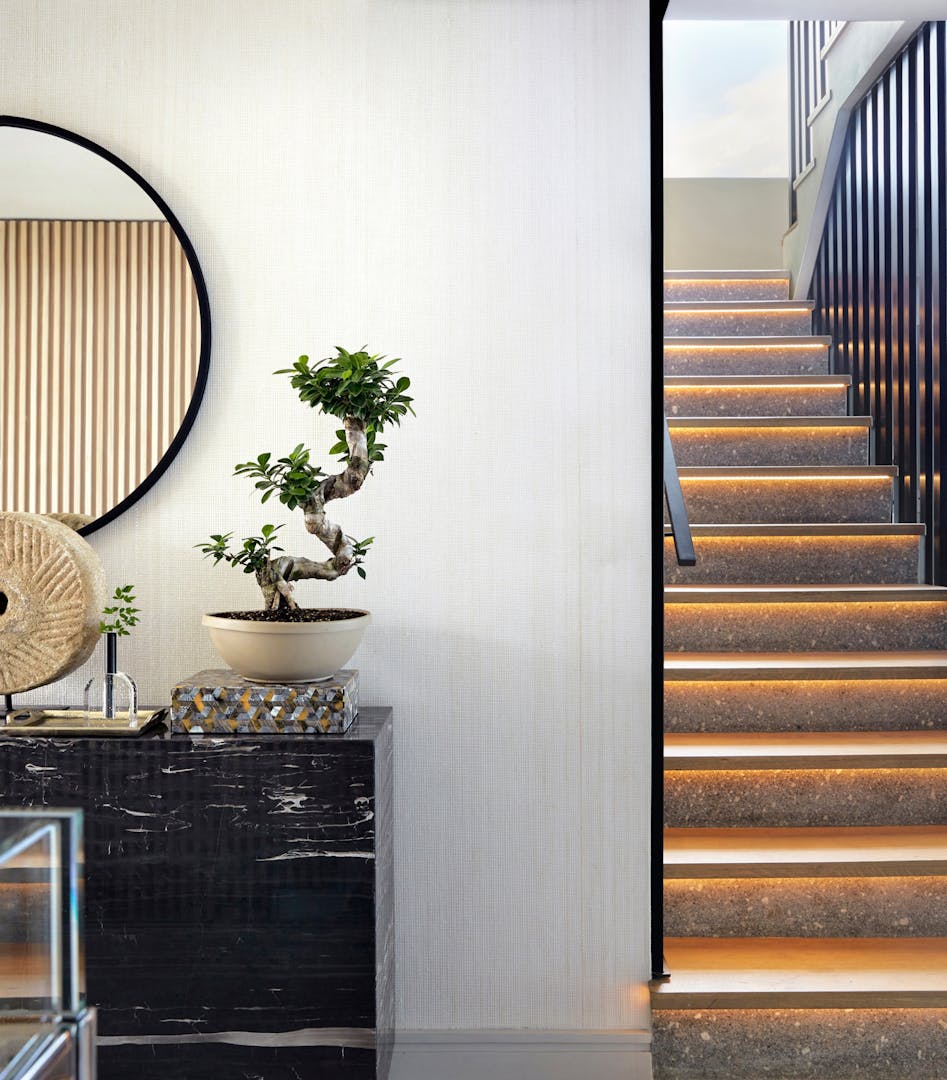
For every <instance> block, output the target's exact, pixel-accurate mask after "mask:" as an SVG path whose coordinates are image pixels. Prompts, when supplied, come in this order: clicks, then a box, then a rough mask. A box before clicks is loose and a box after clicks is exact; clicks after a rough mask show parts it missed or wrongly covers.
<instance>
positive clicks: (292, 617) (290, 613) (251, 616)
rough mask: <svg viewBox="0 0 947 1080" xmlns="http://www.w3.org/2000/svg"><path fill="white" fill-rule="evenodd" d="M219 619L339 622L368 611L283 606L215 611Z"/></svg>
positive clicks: (365, 613)
mask: <svg viewBox="0 0 947 1080" xmlns="http://www.w3.org/2000/svg"><path fill="white" fill-rule="evenodd" d="M213 614H214V616H215V618H218V619H241V620H243V621H245V622H279V623H307V622H339V620H340V619H357V618H358V617H359V616H360V615H367V614H368V612H367V611H356V610H354V609H352V608H295V609H289V608H283V609H281V610H280V611H215V612H214V613H213Z"/></svg>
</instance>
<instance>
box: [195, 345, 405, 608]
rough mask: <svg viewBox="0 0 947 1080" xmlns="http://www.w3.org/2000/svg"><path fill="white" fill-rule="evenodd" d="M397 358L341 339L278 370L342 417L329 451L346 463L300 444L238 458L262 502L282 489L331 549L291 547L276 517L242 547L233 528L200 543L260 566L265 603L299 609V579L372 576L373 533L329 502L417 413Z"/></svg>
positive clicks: (225, 557)
mask: <svg viewBox="0 0 947 1080" xmlns="http://www.w3.org/2000/svg"><path fill="white" fill-rule="evenodd" d="M398 363H400V361H399V360H398V359H393V360H386V358H385V357H384V356H382V355H377V354H376V355H371V354H369V353H368V352H367V351H365V350H364V349H362V350H359V351H358V352H354V353H353V352H347V351H346V350H345V349H342V348H339V347H338V346H337V347H336V355H335V356H332V357H328V358H327V359H325V360H322V361H321V362H319V363H316V364H312V363H311V362H310V360H309V357H308V356H300V358H299V359H298V360H297V361H296V363H295V364H294V365H293V366H292V367H291V368H284V369H281V370H280V371H278V372H276V374H278V375H288V376H289V377H290V383H291V384H292V386H293V388H294V389H295V390H296V391H297V393H298V395H299V399H300V401H301V402H303V403H304V404H306V405H309V406H310V407H311V408H314V409H318V410H319V411H320V412H322V413H324V414H326V415H328V416H332V417H335V418H336V419H338V420H340V421H341V423H342V427H341V428H339V429H337V430H336V432H335V437H336V441H335V443H334V445H332V446H331V448H330V449H329V451H328V452H329V454H330V455H334V456H336V457H338V458H339V459H340V462H341V465H342V469H341V471H340V472H336V473H327V472H325V471H324V470H323V469H322V468H320V467H319V466H318V465H315V464H313V462H312V452H311V451H310V450H309V449H308V448H306V447H305V446H304V445H303V444H300V445H299V446H297V447H295V449H293V450H292V451H290V452H289V453H288V454H286V455H285V456H283V457H274V456H273V455H272V454H271V453H269V452H266V453H262V454H260V455H259V456H258V457H257V458H255V459H254V460H252V461H247V462H243V463H241V464H238V465H237V466H236V467H235V469H234V472H235V475H237V476H244V477H246V478H247V479H249V480H250V481H252V483H253V485H254V490H255V491H256V493H257V494H258V495H259V497H260V501H261V503H266V502H268V501H269V500H270V499H271V498H272V497H273V496H274V495H275V496H276V498H277V500H278V501H279V502H280V503H282V504H283V505H284V506H285V507H286V508H287V509H288V510H300V511H301V512H302V514H303V518H304V521H305V525H306V530H307V531H308V532H309V533H310V534H312V535H313V536H315V537H316V538H317V539H318V540H320V541H321V542H322V544H323V545H324V546H325V547H326V548H327V549H328V552H329V557H328V558H326V559H322V560H314V559H310V558H307V557H304V556H293V555H287V554H285V552H284V550H283V548H281V547H280V546H278V545H277V544H276V543H275V540H276V539H277V530H278V529H279V528H282V526H277V525H264V526H263V528H262V529H261V532H260V535H259V536H251V537H247V538H246V539H244V540H243V541H241V543H240V546H237V547H236V548H232V547H231V539H232V536H233V534H232V533H218V534H214V535H212V536H211V538H210V540H209V541H206V542H204V543H203V544H199V545H197V546H198V547H199V549H200V550H201V551H202V552H203V553H204V555H205V556H206V557H210V558H213V560H214V562H215V563H219V562H221V561H224V562H227V563H229V564H230V565H232V566H234V567H239V568H241V569H242V570H243V571H244V573H248V574H249V573H252V574H254V575H255V576H256V580H257V583H258V584H259V586H260V589H261V590H262V593H263V600H264V607H265V609H266V610H270V611H280V610H292V609H295V608H296V607H297V604H296V601H295V600H294V598H293V582H295V581H300V580H305V579H317V580H322V581H334V580H336V579H338V578H340V577H344V576H345V575H346V574H347V573H349V571H350V570H352V569H353V568H354V569H355V570H356V571H357V572H358V573H359V574H360V575H361V576H362V577H364V576H365V570H364V567H363V566H362V563H363V561H364V558H365V555H366V553H367V550H368V547H369V545H370V544H371V543H372V541H373V540H374V537H367V538H366V539H364V540H356V539H354V538H353V537H351V536H349V535H347V534H346V533H345V532H344V531H343V530H342V528H341V526H339V525H337V524H336V523H335V522H333V521H331V520H330V519H329V517H328V515H327V513H326V506H327V504H329V503H331V502H333V501H335V500H338V499H344V498H347V497H348V496H350V495H353V494H354V493H355V492H356V491H358V490H359V489H360V488H361V486H362V484H363V483H364V482H365V480H366V479H367V477H368V475H369V474H370V473H371V471H372V470H373V468H374V466H375V465H376V464H377V463H378V462H380V461H384V452H385V450H386V449H387V446H386V444H385V443H383V442H382V441H381V440H380V436H381V435H382V433H383V432H384V430H385V428H386V427H390V426H391V425H395V426H400V424H401V421H402V419H403V418H404V417H405V416H406V415H408V414H409V413H410V414H411V415H414V409H413V408H412V398H410V397H408V396H407V394H406V391H407V390H408V388H409V386H410V385H411V384H410V380H409V379H408V378H407V377H406V376H404V375H400V374H399V373H398V371H397V370H396V367H395V365H396V364H398Z"/></svg>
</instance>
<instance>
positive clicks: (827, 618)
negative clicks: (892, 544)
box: [664, 602, 947, 652]
mask: <svg viewBox="0 0 947 1080" xmlns="http://www.w3.org/2000/svg"><path fill="white" fill-rule="evenodd" d="M664 627H665V629H664V647H665V649H666V650H667V651H668V652H738V651H746V652H845V651H853V650H857V651H863V652H881V651H884V650H888V651H893V652H899V651H900V652H908V651H912V650H916V649H947V603H930V602H928V603H914V604H912V603H903V604H902V603H895V604H884V603H855V604H678V603H669V604H666V605H665V608H664Z"/></svg>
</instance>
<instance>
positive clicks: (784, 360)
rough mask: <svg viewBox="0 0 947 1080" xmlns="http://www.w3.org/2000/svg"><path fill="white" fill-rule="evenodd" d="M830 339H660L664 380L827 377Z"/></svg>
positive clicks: (704, 336) (806, 336)
mask: <svg viewBox="0 0 947 1080" xmlns="http://www.w3.org/2000/svg"><path fill="white" fill-rule="evenodd" d="M831 343H832V342H831V338H828V337H820V336H813V335H811V334H746V333H744V334H740V335H737V336H735V335H732V334H716V335H708V334H680V335H675V336H665V338H664V375H665V378H675V377H682V378H692V377H695V376H710V375H715V376H721V377H723V376H728V375H730V376H734V377H736V378H745V377H747V376H751V375H772V376H778V377H779V378H781V379H783V380H786V379H789V378H793V377H795V376H797V375H827V374H828V373H829V346H830V345H831Z"/></svg>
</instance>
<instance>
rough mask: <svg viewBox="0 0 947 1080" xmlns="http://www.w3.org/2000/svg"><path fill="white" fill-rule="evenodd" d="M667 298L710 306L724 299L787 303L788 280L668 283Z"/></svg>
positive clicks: (665, 289) (665, 285)
mask: <svg viewBox="0 0 947 1080" xmlns="http://www.w3.org/2000/svg"><path fill="white" fill-rule="evenodd" d="M664 299H665V300H666V301H668V303H673V302H688V303H694V302H700V303H703V302H705V301H709V302H711V303H713V302H717V301H721V300H788V299H789V282H788V281H786V280H785V279H783V280H780V279H778V278H773V279H769V280H767V279H765V278H763V279H760V280H758V281H757V280H747V281H738V280H735V281H698V280H695V281H666V282H665V283H664Z"/></svg>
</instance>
